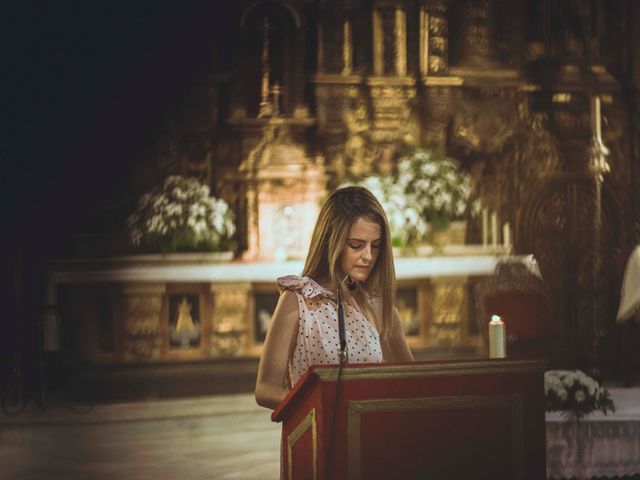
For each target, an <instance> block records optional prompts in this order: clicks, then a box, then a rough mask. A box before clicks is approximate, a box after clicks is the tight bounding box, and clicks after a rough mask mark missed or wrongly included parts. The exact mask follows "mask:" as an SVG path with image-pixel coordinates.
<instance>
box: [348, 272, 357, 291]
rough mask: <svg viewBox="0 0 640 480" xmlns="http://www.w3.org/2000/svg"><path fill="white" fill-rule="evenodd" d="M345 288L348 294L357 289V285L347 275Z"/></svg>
mask: <svg viewBox="0 0 640 480" xmlns="http://www.w3.org/2000/svg"><path fill="white" fill-rule="evenodd" d="M347 288H348V289H349V291H350V292H353V291H355V289H356V288H358V284H357V283H356V281H355V280H354V279H353V278H351V275H347Z"/></svg>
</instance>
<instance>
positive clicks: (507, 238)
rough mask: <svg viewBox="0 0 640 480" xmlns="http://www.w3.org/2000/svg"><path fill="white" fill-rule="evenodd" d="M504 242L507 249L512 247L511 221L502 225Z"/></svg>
mask: <svg viewBox="0 0 640 480" xmlns="http://www.w3.org/2000/svg"><path fill="white" fill-rule="evenodd" d="M502 243H503V245H504V248H506V249H507V250H509V249H510V248H511V225H509V222H505V223H504V225H502Z"/></svg>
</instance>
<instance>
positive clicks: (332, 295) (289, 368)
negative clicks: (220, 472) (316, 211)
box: [255, 187, 413, 409]
mask: <svg viewBox="0 0 640 480" xmlns="http://www.w3.org/2000/svg"><path fill="white" fill-rule="evenodd" d="M345 284H349V288H346V287H345ZM277 285H278V289H279V291H280V292H281V295H280V299H279V301H278V305H277V306H276V309H275V311H274V313H273V318H272V321H271V326H270V328H269V332H268V333H267V337H266V339H265V343H264V350H263V352H262V358H261V359H260V366H259V367H258V378H257V382H256V391H255V395H256V402H257V403H258V404H259V405H261V406H263V407H267V408H271V409H275V408H276V407H277V406H278V404H279V403H280V402H281V401H282V399H283V398H284V397H285V395H286V394H287V392H288V390H289V388H291V387H293V386H294V385H295V384H296V383H297V381H298V380H299V379H300V377H301V376H302V374H303V373H304V372H305V371H306V370H307V369H308V368H309V367H310V366H311V365H327V364H338V363H339V360H338V345H339V339H338V315H337V304H336V299H337V295H336V292H337V288H340V289H341V292H342V299H343V306H344V307H343V308H344V320H345V333H346V339H347V358H348V363H349V364H352V363H379V362H383V361H384V362H407V361H413V356H412V354H411V351H410V350H409V347H408V346H407V342H406V339H405V338H404V332H403V330H402V325H401V324H400V318H399V316H398V311H397V309H396V308H395V305H394V303H395V288H396V276H395V269H394V266H393V256H392V252H391V237H390V233H389V225H388V223H387V218H386V215H385V214H384V211H383V209H382V207H381V206H380V203H379V202H378V201H377V200H376V198H375V197H374V196H373V195H372V194H371V192H369V191H368V190H367V189H365V188H362V187H346V188H342V189H340V190H337V191H335V192H334V193H333V194H331V196H330V197H329V198H328V199H327V201H326V202H325V204H324V205H323V206H322V208H321V210H320V215H319V216H318V222H317V224H316V227H315V229H314V231H313V236H312V238H311V245H310V247H309V254H308V256H307V261H306V262H305V265H304V270H303V272H302V277H298V276H294V275H291V276H287V277H281V278H279V279H278V280H277Z"/></svg>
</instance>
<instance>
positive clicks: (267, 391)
mask: <svg viewBox="0 0 640 480" xmlns="http://www.w3.org/2000/svg"><path fill="white" fill-rule="evenodd" d="M298 319H299V309H298V298H297V296H296V294H295V293H294V292H292V291H290V290H285V291H284V292H283V293H282V295H280V299H279V300H278V305H276V309H275V311H274V312H273V317H272V319H271V326H270V327H269V331H268V332H267V338H266V339H265V341H264V348H263V350H262V356H261V357H260V365H259V366H258V378H257V380H256V391H255V395H256V402H257V403H258V405H260V406H262V407H266V408H271V409H275V408H276V407H277V406H278V404H279V403H280V402H281V401H282V399H283V398H284V397H285V396H286V395H287V392H288V390H287V387H286V385H285V376H286V373H287V367H288V364H289V358H290V356H291V352H292V350H293V348H294V346H295V341H296V336H297V335H298Z"/></svg>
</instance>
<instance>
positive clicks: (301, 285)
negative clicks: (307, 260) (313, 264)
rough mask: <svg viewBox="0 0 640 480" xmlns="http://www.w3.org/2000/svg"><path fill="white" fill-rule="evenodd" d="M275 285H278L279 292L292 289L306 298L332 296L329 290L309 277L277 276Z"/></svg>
mask: <svg viewBox="0 0 640 480" xmlns="http://www.w3.org/2000/svg"><path fill="white" fill-rule="evenodd" d="M276 285H277V286H278V291H279V292H280V293H282V292H284V291H285V290H292V291H294V292H296V293H297V294H299V295H302V297H304V298H306V299H309V298H314V297H317V296H319V295H322V296H324V297H329V298H331V297H333V295H332V294H331V292H329V291H328V290H327V289H326V288H324V287H322V286H321V285H319V284H318V283H316V282H315V281H314V280H313V279H311V278H309V277H299V276H298V275H287V276H285V277H280V278H278V279H277V280H276Z"/></svg>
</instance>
